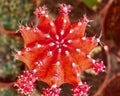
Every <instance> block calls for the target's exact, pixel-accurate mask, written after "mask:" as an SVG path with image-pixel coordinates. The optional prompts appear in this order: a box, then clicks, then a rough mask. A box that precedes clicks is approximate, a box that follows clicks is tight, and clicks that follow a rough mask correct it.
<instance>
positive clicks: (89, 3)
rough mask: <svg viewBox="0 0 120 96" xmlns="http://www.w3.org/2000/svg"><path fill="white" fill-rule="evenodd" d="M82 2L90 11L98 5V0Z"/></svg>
mask: <svg viewBox="0 0 120 96" xmlns="http://www.w3.org/2000/svg"><path fill="white" fill-rule="evenodd" d="M82 2H83V3H84V4H85V5H86V6H87V7H89V8H91V9H92V8H93V6H95V5H97V4H98V0H82Z"/></svg>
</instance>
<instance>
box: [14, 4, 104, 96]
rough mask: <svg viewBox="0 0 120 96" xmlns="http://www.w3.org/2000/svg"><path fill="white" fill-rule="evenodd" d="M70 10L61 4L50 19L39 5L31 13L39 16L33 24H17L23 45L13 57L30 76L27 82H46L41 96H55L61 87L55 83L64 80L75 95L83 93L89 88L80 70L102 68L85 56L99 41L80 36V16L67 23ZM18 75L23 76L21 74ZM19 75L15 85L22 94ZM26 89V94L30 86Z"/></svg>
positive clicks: (82, 29) (84, 95) (82, 22)
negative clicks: (26, 69)
mask: <svg viewBox="0 0 120 96" xmlns="http://www.w3.org/2000/svg"><path fill="white" fill-rule="evenodd" d="M70 11H71V10H70V5H66V4H61V5H60V14H59V16H58V17H57V18H56V20H52V18H50V17H49V16H48V11H47V8H46V7H39V8H37V9H36V10H35V12H34V14H35V15H36V16H37V17H38V18H39V23H38V25H37V26H36V27H29V26H22V25H21V26H20V28H19V30H20V32H21V35H22V37H23V39H24V43H25V44H24V46H25V47H24V48H23V49H22V50H21V51H18V52H17V54H16V55H15V58H16V59H18V60H20V61H23V62H24V63H25V64H26V65H27V67H28V68H29V70H30V74H31V75H34V76H33V77H34V78H31V79H29V81H31V80H32V79H34V80H37V79H38V80H40V81H44V82H46V83H48V84H49V86H50V88H47V89H43V94H42V96H59V93H60V90H61V89H60V88H59V86H60V85H62V84H64V83H69V84H73V86H74V88H73V89H72V91H73V94H74V95H75V96H87V93H88V91H89V89H90V87H89V86H88V85H87V84H86V83H85V82H82V81H81V78H80V76H81V73H82V72H83V71H85V70H87V69H91V68H93V69H94V70H95V72H97V73H99V72H102V71H104V68H105V66H104V64H103V62H102V61H97V60H94V59H93V58H92V57H90V55H89V52H90V51H91V50H92V49H93V48H94V47H96V46H97V45H98V43H99V42H100V40H99V39H98V38H95V37H94V36H93V37H86V36H85V35H84V34H85V29H86V26H87V24H88V23H89V20H88V19H87V18H86V16H84V17H83V18H82V19H81V20H78V21H77V22H75V23H73V24H71V22H70V19H69V16H68V14H69V12H70ZM24 74H25V73H24ZM36 77H37V79H35V78H36ZM21 78H27V77H24V75H23V76H22V77H21ZM21 78H20V79H18V81H17V83H16V86H18V87H19V88H20V89H21V90H22V93H25V92H26V91H25V90H24V88H21V87H20V86H21V85H20V84H18V82H19V81H20V80H23V79H21ZM23 81H24V80H23ZM26 81H28V80H26ZM24 83H25V82H24ZM21 84H22V82H21ZM27 85H28V86H29V85H30V84H27ZM25 86H26V85H25ZM29 91H30V92H28V94H29V95H30V94H31V92H32V91H33V89H31V90H29Z"/></svg>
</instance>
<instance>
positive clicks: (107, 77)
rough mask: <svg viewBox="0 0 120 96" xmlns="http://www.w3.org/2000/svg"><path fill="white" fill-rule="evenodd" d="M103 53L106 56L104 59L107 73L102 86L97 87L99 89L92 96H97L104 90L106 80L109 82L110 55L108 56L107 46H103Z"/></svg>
mask: <svg viewBox="0 0 120 96" xmlns="http://www.w3.org/2000/svg"><path fill="white" fill-rule="evenodd" d="M104 51H105V54H106V58H107V71H106V76H105V79H104V81H103V83H102V85H101V86H100V87H99V89H98V90H97V92H96V93H95V94H94V96H99V95H100V94H101V93H102V91H103V90H104V88H105V86H106V84H107V82H108V80H109V74H110V70H111V62H110V54H109V48H108V46H107V45H104Z"/></svg>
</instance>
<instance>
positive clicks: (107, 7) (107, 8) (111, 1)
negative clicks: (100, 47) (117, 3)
mask: <svg viewBox="0 0 120 96" xmlns="http://www.w3.org/2000/svg"><path fill="white" fill-rule="evenodd" d="M113 1H114V0H109V2H108V4H107V5H106V7H105V8H104V13H103V18H102V23H101V29H102V33H103V41H104V42H106V41H105V34H104V31H105V29H104V25H105V19H106V18H107V14H108V10H109V9H110V6H111V5H112V3H113Z"/></svg>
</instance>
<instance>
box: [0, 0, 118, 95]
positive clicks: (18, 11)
mask: <svg viewBox="0 0 120 96" xmlns="http://www.w3.org/2000/svg"><path fill="white" fill-rule="evenodd" d="M60 3H66V4H70V5H71V7H72V11H71V13H70V14H69V16H70V19H71V22H72V23H73V22H75V21H77V20H79V19H81V18H82V17H83V15H86V16H87V17H88V19H90V20H93V22H90V23H89V26H87V29H86V34H85V35H87V36H96V37H100V36H101V35H102V37H101V43H100V44H99V46H98V47H96V48H95V49H94V50H93V51H92V52H91V53H90V55H91V56H92V57H93V58H95V59H97V58H100V59H102V60H103V61H104V62H105V65H106V71H105V72H104V73H101V74H99V75H96V74H95V73H94V72H93V71H91V70H88V71H86V72H84V73H83V74H82V76H81V78H82V80H83V81H86V82H87V83H88V85H90V86H92V88H91V90H90V92H89V96H120V83H119V82H120V0H0V96H20V95H18V94H17V92H16V90H15V88H14V87H13V84H14V82H15V81H16V80H17V77H18V76H19V75H21V74H22V72H23V71H24V70H25V68H26V66H24V64H23V63H22V62H20V61H16V60H15V59H14V54H15V52H16V50H20V49H21V48H23V40H22V38H21V35H20V33H19V31H17V29H18V27H19V25H20V24H22V25H29V26H33V25H36V24H37V21H38V19H37V18H36V17H35V16H34V15H33V11H34V10H35V8H37V7H39V6H43V5H45V6H46V7H47V8H48V10H49V15H50V16H51V17H52V18H53V19H55V18H56V17H57V16H58V14H59V10H58V7H59V4H60ZM37 86H39V87H36V88H37V90H36V91H35V92H34V93H33V94H32V96H40V95H39V94H40V91H41V89H40V87H41V86H40V85H39V82H38V83H37ZM42 86H45V84H43V85H42ZM69 86H70V85H66V88H64V87H63V90H65V91H64V92H62V93H61V96H72V94H71V92H70V91H69ZM61 87H62V86H61Z"/></svg>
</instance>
